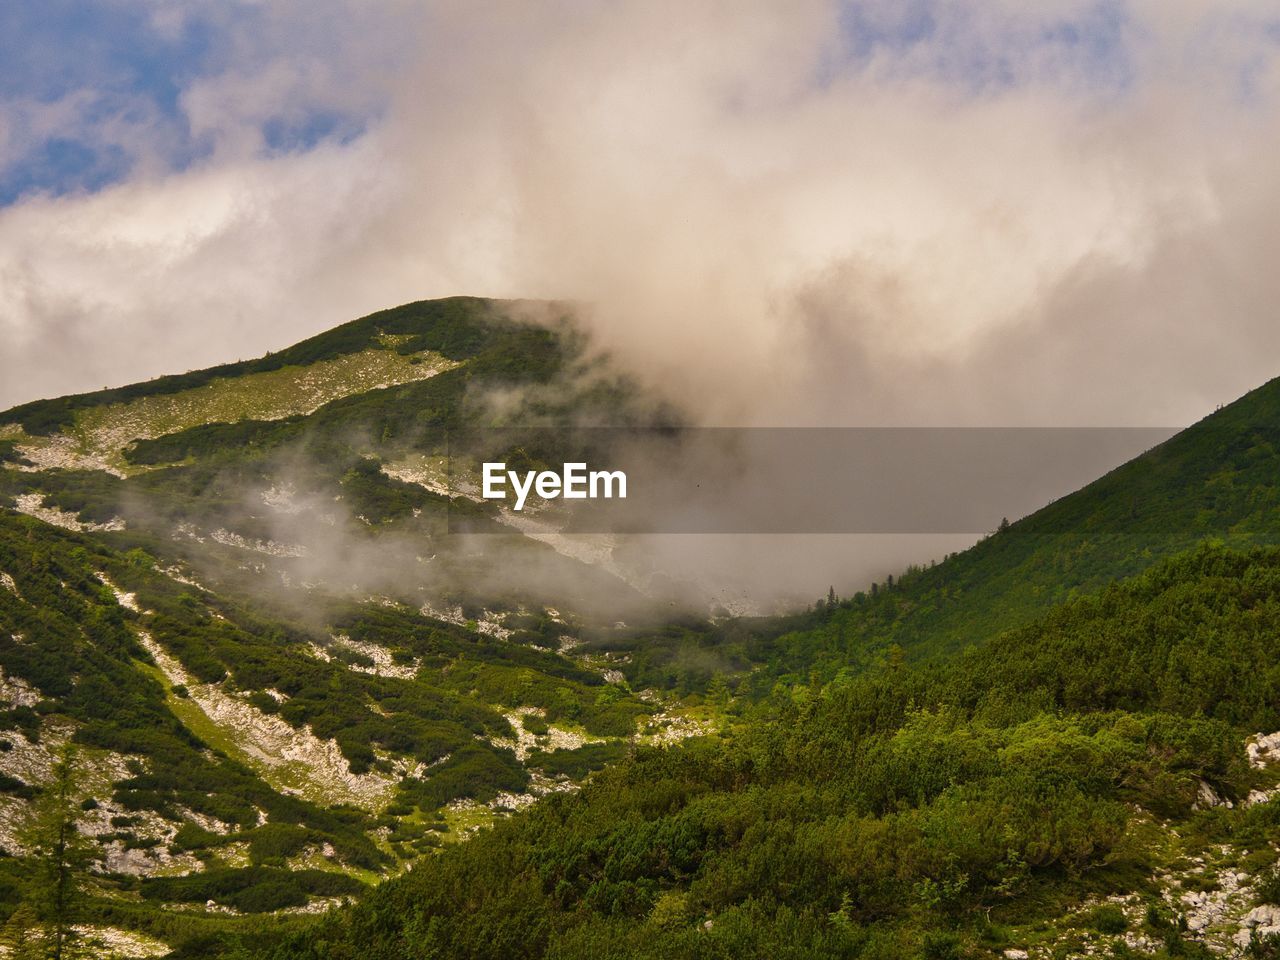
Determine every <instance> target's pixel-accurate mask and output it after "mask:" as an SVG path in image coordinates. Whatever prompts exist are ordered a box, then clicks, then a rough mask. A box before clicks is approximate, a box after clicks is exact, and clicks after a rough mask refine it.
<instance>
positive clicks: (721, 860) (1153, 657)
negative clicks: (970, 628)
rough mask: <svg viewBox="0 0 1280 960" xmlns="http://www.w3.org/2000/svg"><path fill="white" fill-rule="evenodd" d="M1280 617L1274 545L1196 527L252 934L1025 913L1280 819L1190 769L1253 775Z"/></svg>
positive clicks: (647, 943) (517, 950)
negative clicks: (1179, 550)
mask: <svg viewBox="0 0 1280 960" xmlns="http://www.w3.org/2000/svg"><path fill="white" fill-rule="evenodd" d="M1277 628H1280V550H1277V549H1257V550H1254V551H1251V552H1249V553H1238V552H1232V551H1228V550H1225V549H1223V548H1219V547H1204V548H1201V549H1199V550H1197V551H1194V552H1192V553H1189V554H1184V555H1180V556H1178V557H1177V558H1175V559H1173V560H1171V561H1168V562H1166V563H1163V564H1161V565H1158V566H1157V567H1156V568H1155V569H1153V570H1152V571H1151V572H1150V573H1148V574H1146V575H1143V576H1141V577H1139V578H1137V579H1136V580H1134V581H1132V582H1130V583H1126V584H1122V585H1117V586H1113V587H1111V588H1108V589H1107V590H1106V591H1104V592H1103V593H1102V594H1101V595H1100V596H1098V597H1087V598H1082V599H1080V600H1077V601H1074V602H1071V603H1068V604H1066V605H1064V606H1063V607H1061V608H1060V609H1057V610H1055V611H1054V612H1053V613H1051V614H1050V615H1049V616H1048V617H1046V618H1043V619H1042V620H1040V621H1037V622H1036V623H1034V624H1031V625H1028V626H1026V627H1024V628H1021V629H1019V630H1017V631H1014V632H1011V633H1007V634H1004V635H1003V636H1001V637H1000V638H998V639H997V640H996V641H994V642H993V643H991V644H990V645H988V646H986V647H983V648H979V649H976V650H973V651H970V652H969V653H967V654H966V655H965V656H964V657H962V658H960V659H959V660H957V661H955V662H954V664H952V665H949V666H945V665H941V664H926V665H920V666H908V665H906V664H904V663H903V662H902V661H901V660H899V659H894V658H889V659H887V660H885V661H884V662H882V663H881V664H879V665H877V666H875V667H873V668H871V669H869V670H867V671H866V672H863V673H860V674H859V675H857V676H852V677H848V678H842V679H839V680H835V681H832V682H830V683H827V684H824V685H821V686H802V687H796V688H793V689H791V690H785V689H781V688H780V689H778V690H776V691H775V692H774V693H773V694H772V695H771V696H770V697H769V698H768V699H767V700H766V701H765V702H763V703H761V704H760V705H759V706H758V707H757V708H755V709H754V710H753V712H752V714H751V715H750V717H749V720H750V722H749V723H746V724H744V725H743V726H742V728H741V729H742V732H741V733H740V734H739V735H738V737H737V738H735V739H734V740H732V741H730V742H727V743H717V742H714V741H703V742H701V743H696V744H690V745H689V746H687V747H684V748H680V749H667V750H640V751H638V752H637V753H636V754H635V756H634V757H633V758H632V759H630V760H627V761H624V762H622V763H620V764H617V765H614V766H611V767H610V768H608V769H606V770H605V772H604V773H602V774H600V775H599V776H598V778H597V779H596V780H595V781H594V782H593V783H592V784H590V785H589V786H588V787H586V788H585V789H584V790H583V792H582V794H581V795H579V796H571V797H563V796H562V797H555V798H549V799H547V800H545V801H543V802H542V803H541V804H539V805H538V806H537V807H535V808H533V809H532V810H531V811H529V812H528V813H527V814H525V815H523V816H521V817H518V818H516V819H514V820H510V821H507V822H504V823H500V824H498V825H497V826H496V827H495V828H494V829H493V830H492V831H491V832H488V833H486V834H482V835H478V836H477V837H476V838H474V839H473V840H472V841H470V842H469V843H467V844H465V845H463V846H461V847H454V848H450V849H448V850H446V851H444V852H443V853H441V854H440V855H439V856H438V857H437V858H436V860H435V861H434V862H433V864H432V868H431V869H430V870H418V871H414V872H412V873H411V874H409V875H407V876H405V877H404V878H402V879H399V880H395V881H392V882H390V883H388V884H385V885H384V886H383V887H381V888H379V889H378V890H377V891H375V892H374V893H373V894H371V895H370V897H369V898H368V899H367V900H366V901H365V902H364V903H362V904H361V905H359V906H356V907H354V908H352V909H351V910H349V911H346V912H343V913H340V914H338V915H336V916H334V917H333V918H331V919H330V920H328V921H326V922H325V923H323V924H321V925H320V926H319V927H317V928H316V929H315V930H314V931H309V932H307V933H306V934H304V935H301V936H299V937H296V938H292V939H290V940H288V941H286V942H283V943H281V944H280V945H278V946H277V947H275V948H273V949H271V950H266V951H264V952H263V954H262V955H263V956H271V957H274V958H294V957H299V958H300V957H308V958H309V957H319V956H324V957H331V958H341V957H348V956H350V957H355V956H362V957H367V958H381V957H401V956H409V955H412V956H424V957H434V956H440V957H454V958H464V957H495V958H496V957H504V958H509V957H540V956H551V957H558V958H564V957H588V956H627V957H683V956H689V957H705V956H794V957H808V956H848V957H868V956H876V957H879V956H933V955H938V954H937V953H936V951H938V950H943V948H944V946H945V951H944V954H945V955H956V956H959V955H966V954H970V953H972V952H973V951H975V950H976V951H979V952H980V951H981V949H982V944H983V943H985V942H987V939H988V938H989V937H990V936H992V933H991V931H992V929H993V928H992V926H991V925H992V924H997V925H999V927H1000V928H1001V929H1003V930H1004V931H1006V932H1005V933H1004V934H1003V935H1002V936H1004V937H1008V936H1012V935H1015V933H1016V935H1017V936H1019V937H1024V938H1025V937H1028V936H1032V935H1033V934H1034V928H1035V921H1036V920H1037V919H1038V918H1041V917H1046V916H1047V917H1049V918H1052V917H1054V916H1055V914H1058V913H1059V912H1062V913H1065V912H1066V910H1067V909H1068V907H1067V905H1068V904H1070V903H1071V902H1072V901H1073V900H1076V899H1079V898H1082V897H1084V896H1086V895H1088V894H1090V893H1093V894H1099V893H1113V892H1128V891H1132V890H1135V889H1136V890H1138V891H1139V892H1140V893H1144V894H1145V895H1147V896H1152V894H1151V886H1150V881H1149V880H1148V879H1147V878H1148V877H1149V876H1150V875H1151V873H1152V871H1153V870H1155V869H1156V868H1157V867H1158V866H1160V865H1161V862H1162V857H1163V856H1164V853H1163V851H1162V841H1160V840H1159V838H1160V837H1161V836H1163V835H1165V833H1164V829H1163V828H1161V827H1159V826H1158V825H1159V824H1160V823H1161V822H1163V821H1166V820H1169V821H1172V822H1173V823H1176V824H1179V825H1184V826H1183V829H1185V830H1187V832H1188V833H1192V834H1194V833H1197V832H1199V833H1201V834H1204V835H1206V837H1207V836H1209V835H1212V836H1214V837H1215V839H1221V838H1223V837H1224V836H1225V837H1228V838H1230V837H1232V836H1233V835H1239V836H1241V837H1242V838H1243V837H1244V836H1246V835H1249V834H1250V832H1252V834H1251V835H1249V840H1248V842H1249V843H1251V844H1252V843H1256V842H1257V841H1258V840H1262V839H1264V838H1265V840H1266V841H1268V842H1275V841H1277V840H1280V817H1277V816H1276V815H1275V813H1274V811H1273V810H1272V805H1270V804H1268V805H1265V806H1261V807H1253V808H1248V809H1246V810H1241V811H1238V812H1237V811H1225V812H1224V811H1223V808H1218V809H1216V810H1212V811H1204V812H1199V813H1197V812H1195V811H1194V810H1193V806H1194V802H1195V799H1196V796H1197V787H1198V784H1199V783H1201V782H1206V783H1209V784H1212V785H1213V787H1214V788H1215V789H1216V790H1218V791H1220V792H1221V793H1222V794H1223V795H1224V796H1226V797H1229V798H1234V799H1236V800H1239V799H1241V798H1242V797H1243V795H1244V794H1245V793H1246V792H1247V791H1248V789H1249V787H1250V785H1251V784H1252V783H1253V780H1254V776H1255V775H1254V774H1253V773H1252V771H1251V770H1250V769H1249V767H1248V765H1247V764H1246V763H1245V761H1244V751H1243V743H1242V741H1243V737H1244V735H1245V733H1246V732H1248V731H1250V730H1252V729H1254V728H1255V727H1256V726H1258V725H1262V726H1263V727H1264V728H1268V729H1269V728H1271V727H1274V726H1276V725H1277V723H1278V722H1280V713H1278V711H1280V670H1277V668H1276V666H1275V664H1276V662H1277V654H1280V639H1277V638H1280V630H1278V629H1277ZM1197 638H1200V640H1199V641H1198V640H1197ZM1208 638H1212V640H1211V644H1209V645H1206V643H1205V642H1203V641H1204V640H1206V639H1208ZM1139 676H1142V677H1144V678H1145V682H1136V681H1137V680H1138V678H1139ZM1104 681H1105V682H1104ZM1206 707H1208V709H1206ZM1156 902H1158V898H1155V899H1153V900H1152V903H1153V904H1154V903H1156ZM1082 923H1083V924H1084V926H1085V928H1086V929H1088V930H1092V931H1094V933H1095V934H1097V935H1112V936H1113V935H1118V934H1120V933H1122V932H1123V931H1124V930H1125V929H1127V928H1128V926H1129V924H1130V920H1129V919H1128V917H1127V916H1126V915H1125V913H1124V912H1123V911H1121V910H1120V909H1118V908H1116V907H1114V906H1108V905H1103V906H1099V907H1097V908H1096V909H1094V910H1092V912H1090V913H1088V915H1087V917H1086V918H1085V919H1084V920H1083V921H1082ZM1167 932H1168V933H1169V935H1170V938H1171V939H1170V940H1169V942H1170V943H1173V944H1180V943H1182V934H1179V933H1178V932H1177V931H1176V929H1174V928H1170V930H1169V931H1167ZM1015 942H1016V941H1015ZM1024 942H1025V941H1024ZM922 945H923V946H922ZM1192 948H1193V945H1190V944H1188V945H1187V947H1186V949H1188V950H1190V949H1192Z"/></svg>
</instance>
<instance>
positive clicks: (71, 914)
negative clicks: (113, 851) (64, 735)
mask: <svg viewBox="0 0 1280 960" xmlns="http://www.w3.org/2000/svg"><path fill="white" fill-rule="evenodd" d="M80 793H81V789H80V768H79V757H78V755H77V753H76V750H75V747H73V746H72V745H71V744H70V743H68V744H66V745H64V746H63V748H62V750H61V752H60V754H59V756H58V762H57V763H55V764H54V766H53V779H52V780H51V781H50V782H49V783H47V784H45V785H44V787H43V788H42V789H41V791H40V796H39V797H38V798H37V799H36V802H35V816H34V818H33V820H32V823H31V825H30V827H29V828H28V831H27V840H28V846H30V848H31V852H32V854H33V855H34V857H35V859H36V860H37V862H38V863H39V874H38V878H37V884H36V888H35V890H34V891H33V892H34V896H33V897H32V900H33V901H34V906H35V912H36V914H37V916H38V917H39V918H40V920H41V921H42V922H43V924H44V926H45V935H44V940H45V945H46V949H47V951H48V956H49V957H51V958H52V960H64V958H65V957H69V956H70V955H71V949H72V946H73V944H74V940H75V930H74V929H73V927H72V922H73V920H74V919H75V913H76V908H77V907H78V905H79V904H78V899H79V896H78V893H79V892H78V889H77V887H76V878H77V876H78V875H79V874H80V873H82V872H83V871H84V869H85V868H86V867H87V866H88V865H89V862H90V860H92V858H93V855H94V847H93V843H92V841H90V840H89V838H88V837H86V836H85V835H84V834H83V833H81V832H80V826H79V821H80V817H81V816H82V815H83V813H84V811H83V809H82V808H81V806H80V799H81V797H80Z"/></svg>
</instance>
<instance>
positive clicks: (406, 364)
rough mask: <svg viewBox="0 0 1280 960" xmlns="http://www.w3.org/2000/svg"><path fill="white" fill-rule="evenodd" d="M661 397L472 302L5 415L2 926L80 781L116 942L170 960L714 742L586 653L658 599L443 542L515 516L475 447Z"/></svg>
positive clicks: (412, 310)
mask: <svg viewBox="0 0 1280 960" xmlns="http://www.w3.org/2000/svg"><path fill="white" fill-rule="evenodd" d="M657 410H658V408H656V407H654V408H650V407H647V406H644V405H643V404H642V398H641V397H640V395H639V393H638V391H637V390H636V389H635V388H634V387H632V386H631V385H629V384H628V383H627V382H626V381H625V380H624V379H622V378H620V377H618V376H617V375H616V374H613V373H611V372H610V370H609V369H608V366H607V363H606V362H604V361H600V360H595V359H592V358H591V357H590V356H589V355H588V354H587V352H586V350H585V344H584V342H583V341H582V339H581V338H580V337H579V336H578V335H577V334H576V333H575V332H574V331H573V330H572V328H571V327H569V326H568V324H567V322H566V321H564V320H563V319H562V318H561V317H560V315H559V314H558V313H557V310H556V308H555V306H554V305H548V304H520V303H496V302H490V301H481V300H476V299H469V298H458V299H451V300H445V301H433V302H426V303H419V304H410V305H407V306H405V307H401V308H398V309H396V310H390V311H384V312H381V313H378V314H374V315H372V316H370V317H365V318H363V319H361V320H357V321H355V322H353V323H350V324H346V325H344V326H342V327H339V328H337V329H335V330H332V331H330V332H328V333H326V334H322V335H321V336H319V337H315V338H313V339H311V340H308V341H305V342H303V343H301V344H298V345H297V346H295V347H292V348H289V349H287V350H283V351H281V352H279V353H275V354H272V355H269V356H267V357H264V358H262V359H260V360H255V361H248V362H242V363H237V364H229V365H224V366H221V367H216V368H212V369H210V370H203V371H198V372H194V373H188V374H183V375H180V376H174V377H164V378H160V379H157V380H153V381H150V382H147V383H143V384H136V385H133V386H129V387H124V388H120V389H117V390H106V391H100V392H97V393H93V394H85V395H80V396H74V397H65V398H60V399H57V400H51V401H41V402H37V403H33V404H26V405H24V406H22V407H18V408H15V409H13V410H10V411H7V412H5V413H2V414H0V437H3V440H0V460H3V469H0V506H3V507H4V509H0V701H2V702H0V717H3V718H4V723H3V725H2V726H0V810H2V811H3V814H2V816H0V846H3V848H4V850H5V851H6V852H7V854H8V856H7V857H5V858H3V859H0V897H2V898H3V900H4V902H5V904H6V906H5V913H6V915H9V914H10V913H13V915H14V916H17V918H18V919H17V920H16V921H14V922H15V923H17V924H18V925H19V926H21V925H22V924H23V923H26V922H27V921H25V920H24V919H23V918H24V916H26V915H25V914H24V913H23V912H22V911H21V910H17V908H18V906H19V905H20V904H21V903H23V902H32V901H35V902H37V903H38V902H39V895H38V891H39V889H40V876H41V869H42V866H41V861H42V856H41V850H42V847H41V839H40V830H41V823H42V819H41V818H42V816H44V814H42V813H41V805H42V804H43V803H44V802H45V801H46V800H47V799H48V798H49V797H50V796H51V795H53V793H54V792H55V788H56V787H57V785H58V783H59V782H60V781H59V776H60V774H59V771H60V770H61V771H63V773H64V774H65V775H66V776H65V777H64V779H65V780H66V787H67V792H68V793H69V795H73V796H74V797H75V800H76V805H73V806H74V810H71V812H70V813H67V812H66V811H64V816H63V821H64V822H65V820H66V818H67V817H68V816H71V814H74V818H73V819H74V820H75V822H76V823H77V824H78V833H79V834H81V835H84V836H87V837H88V838H89V839H90V841H91V843H90V844H89V846H90V848H91V849H89V850H88V851H86V855H85V863H83V864H81V866H82V867H84V870H83V871H82V872H81V879H80V881H78V885H79V887H80V888H81V889H80V892H81V894H82V899H83V902H82V904H81V906H80V908H79V909H80V911H81V913H82V914H83V916H84V917H86V918H87V919H88V920H89V921H92V922H91V924H90V926H91V927H92V930H91V933H90V935H91V937H93V938H96V941H95V942H96V943H97V946H96V947H95V948H94V949H97V950H107V949H108V948H109V947H110V945H111V944H112V943H115V944H116V946H117V947H118V948H119V949H120V950H121V951H123V955H129V953H130V951H134V952H137V951H142V953H144V954H145V953H146V951H147V950H149V949H150V950H156V949H161V947H160V946H159V944H163V943H169V944H173V943H182V942H186V941H187V940H189V939H191V938H192V937H199V936H203V935H204V934H205V932H206V931H207V930H208V929H210V928H211V927H212V928H217V929H222V928H227V929H230V930H238V929H243V928H244V927H245V920H244V919H243V918H244V917H246V916H247V917H253V916H257V915H262V914H271V915H273V916H279V917H288V916H289V915H290V912H291V911H292V912H294V913H296V912H299V911H301V912H305V911H312V910H315V909H318V908H320V907H323V906H324V905H325V904H329V903H334V902H337V900H338V899H340V898H342V897H349V896H353V895H357V894H359V893H360V892H362V891H363V890H364V889H365V888H366V886H367V885H368V884H369V883H371V882H375V881H376V880H378V879H379V878H382V877H385V876H389V875H393V874H395V873H397V872H400V871H402V870H403V869H404V868H405V866H406V865H407V864H409V863H410V862H412V861H413V860H414V859H415V858H418V857H420V856H421V855H422V854H423V853H425V852H427V851H430V850H434V849H436V848H438V847H440V846H441V845H445V844H449V843H451V842H454V841H456V840H458V839H461V838H465V837H467V836H469V835H470V834H471V833H473V832H474V831H475V830H476V829H477V828H478V827H479V826H480V825H482V824H485V823H487V822H489V821H490V820H492V819H493V818H495V817H501V816H504V815H507V814H508V813H509V812H510V811H511V810H513V809H516V808H518V807H520V806H523V805H525V804H527V803H529V802H531V801H532V800H534V799H535V798H537V797H539V796H542V795H545V794H548V793H554V792H558V791H566V790H572V789H576V787H577V785H578V784H579V783H580V782H581V781H582V780H583V779H584V778H586V777H587V776H589V775H590V773H591V772H592V771H594V770H597V769H599V768H600V767H602V766H603V765H605V764H607V763H610V762H613V761H616V760H617V759H619V758H620V757H622V756H623V755H625V754H626V753H627V752H628V751H629V750H630V749H632V748H633V746H634V745H635V744H638V743H642V742H646V741H649V740H655V739H660V740H664V741H665V740H673V739H678V738H680V737H682V736H685V735H688V734H689V733H691V732H696V731H697V730H699V729H701V725H702V723H703V720H702V719H701V718H700V717H699V716H698V715H697V713H698V712H697V710H696V709H692V710H689V709H681V708H679V707H678V706H677V705H675V704H674V703H673V702H672V700H671V698H670V697H669V696H668V695H667V694H665V693H664V692H662V691H657V690H653V691H648V692H646V693H645V696H644V697H643V698H642V697H641V696H638V695H637V694H635V693H633V692H632V690H631V689H630V687H629V686H628V685H627V684H626V682H625V681H624V680H623V678H622V675H621V674H620V673H618V672H617V669H616V667H617V665H616V664H615V663H613V662H612V661H611V660H610V658H609V655H608V654H607V652H605V651H602V650H598V649H594V648H593V649H587V648H585V647H584V648H582V649H575V648H577V647H578V646H579V644H580V642H581V637H582V635H583V634H584V633H585V632H587V631H594V634H595V635H607V634H608V632H609V631H610V630H611V629H613V625H614V623H615V622H617V621H618V620H619V619H620V618H621V617H623V616H627V617H631V616H632V615H633V614H637V615H638V614H640V613H641V612H642V611H643V610H645V609H647V608H648V607H649V606H650V604H651V601H650V599H649V598H648V597H645V596H643V595H641V594H640V593H638V592H637V591H636V590H635V589H634V588H633V587H631V586H630V585H629V584H627V583H626V582H624V581H623V580H621V579H619V578H618V577H617V576H615V575H614V574H612V573H610V572H608V571H606V570H604V569H601V568H600V567H599V566H597V565H592V564H587V563H584V562H582V561H581V560H578V559H575V558H573V557H571V556H566V555H564V554H562V553H560V552H557V550H556V549H554V548H553V546H549V545H548V544H547V543H545V542H542V541H540V540H538V539H535V538H532V537H527V536H524V535H521V534H520V533H518V532H516V531H514V530H513V531H511V532H510V533H509V534H508V535H505V536H504V535H501V534H487V535H485V536H479V535H476V536H470V537H468V536H460V535H452V536H451V535H447V529H448V522H449V520H450V518H453V519H455V520H456V518H458V517H463V518H465V519H466V520H467V522H468V523H469V524H470V525H471V526H472V527H473V528H475V527H476V526H478V525H485V524H488V525H489V526H490V528H493V529H497V528H498V524H499V521H500V516H499V515H498V513H497V511H496V510H494V509H492V508H491V507H489V506H488V505H486V504H482V503H477V502H476V500H475V499H474V498H471V497H468V496H465V495H454V494H453V493H452V491H451V490H450V488H449V486H448V485H447V483H446V482H445V480H444V479H442V478H443V466H442V463H443V457H444V455H445V454H446V453H447V446H446V444H447V436H448V432H449V431H450V430H453V429H458V428H461V427H465V426H468V425H476V424H481V425H485V426H488V425H491V424H503V423H506V422H509V421H511V420H515V421H517V422H532V423H547V422H557V421H558V420H560V419H563V418H567V417H568V416H570V415H572V416H573V417H574V418H575V420H576V421H577V422H582V421H584V420H585V419H586V418H587V417H588V416H603V417H608V418H611V420H612V422H627V420H628V418H632V419H638V418H642V417H649V416H651V415H656V412H655V411H657ZM206 904H207V908H206V907H205V905H206ZM192 909H195V911H196V912H194V913H193V912H191V911H192ZM14 911H16V913H14ZM10 919H13V917H12V916H11V917H10ZM33 922H34V921H33ZM28 925H30V924H28ZM142 934H146V935H148V936H150V937H152V938H158V940H154V939H153V940H146V939H145V938H144V939H142V940H138V939H137V937H139V936H141V935H142ZM130 937H133V938H134V939H130ZM113 938H114V939H113Z"/></svg>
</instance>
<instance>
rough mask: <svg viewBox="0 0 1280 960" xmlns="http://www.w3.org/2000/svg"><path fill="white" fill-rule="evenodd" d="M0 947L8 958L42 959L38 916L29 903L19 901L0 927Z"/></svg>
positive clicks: (42, 952)
mask: <svg viewBox="0 0 1280 960" xmlns="http://www.w3.org/2000/svg"><path fill="white" fill-rule="evenodd" d="M0 947H2V948H3V949H4V954H5V956H6V957H8V958H9V960H42V958H43V955H44V938H43V937H42V936H41V934H40V918H39V917H38V916H37V915H36V911H35V909H34V908H33V907H32V906H31V904H29V903H20V904H18V907H17V909H16V910H14V911H13V913H11V914H10V915H9V919H8V920H6V921H5V924H4V926H3V927H0Z"/></svg>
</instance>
